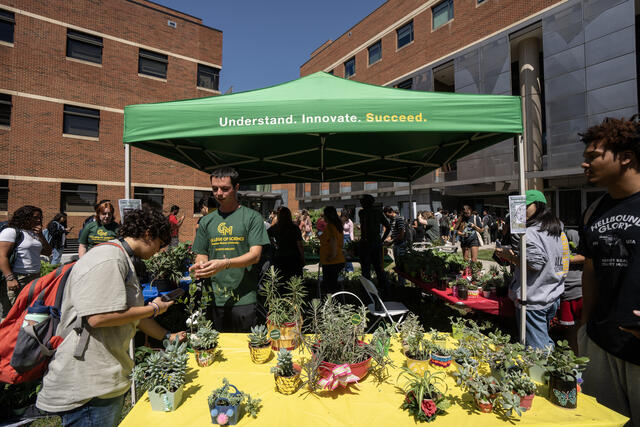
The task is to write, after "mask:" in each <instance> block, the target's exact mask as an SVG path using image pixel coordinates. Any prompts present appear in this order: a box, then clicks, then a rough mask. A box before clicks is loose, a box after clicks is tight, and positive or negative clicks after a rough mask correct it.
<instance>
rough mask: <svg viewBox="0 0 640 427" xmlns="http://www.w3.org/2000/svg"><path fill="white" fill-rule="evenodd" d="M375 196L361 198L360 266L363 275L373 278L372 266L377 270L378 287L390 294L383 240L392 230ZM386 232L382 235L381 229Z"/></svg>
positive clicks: (365, 195) (366, 195) (359, 213)
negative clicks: (377, 205)
mask: <svg viewBox="0 0 640 427" xmlns="http://www.w3.org/2000/svg"><path fill="white" fill-rule="evenodd" d="M374 203H375V198H374V197H373V196H372V195H370V194H363V195H362V197H361V198H360V205H361V206H362V209H361V210H360V212H358V217H359V219H360V267H361V268H362V276H363V277H365V278H367V279H369V280H371V266H372V265H373V269H374V271H375V272H376V277H377V279H378V289H379V290H382V291H384V292H385V293H386V295H389V294H390V293H391V288H390V287H389V281H388V280H387V275H386V274H385V272H384V258H383V251H382V248H383V245H382V242H384V240H385V239H386V238H387V236H388V235H389V232H390V231H391V226H390V225H389V221H388V220H387V218H386V217H385V216H384V214H383V213H382V211H381V210H380V209H377V208H374V206H373V205H374ZM381 228H382V229H383V230H384V232H383V234H382V237H381V236H380V229H381Z"/></svg>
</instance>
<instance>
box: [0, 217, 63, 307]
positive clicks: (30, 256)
mask: <svg viewBox="0 0 640 427" xmlns="http://www.w3.org/2000/svg"><path fill="white" fill-rule="evenodd" d="M40 254H44V255H50V254H51V246H50V245H49V243H48V242H47V239H45V237H44V235H43V234H42V210H41V209H40V208H38V207H36V206H30V205H27V206H22V207H21V208H18V209H17V210H16V211H15V212H14V213H13V215H12V216H11V219H10V220H9V223H8V224H7V226H6V227H5V228H4V229H3V230H2V231H1V232H0V270H1V271H2V275H3V279H2V283H1V284H0V309H1V310H2V312H1V313H0V319H4V318H5V317H6V316H7V314H8V313H9V310H10V309H11V307H12V306H13V304H14V302H15V301H16V298H17V297H18V294H19V293H20V290H21V289H22V288H23V287H24V286H25V285H26V284H27V283H29V282H31V281H32V280H33V279H36V278H38V277H40Z"/></svg>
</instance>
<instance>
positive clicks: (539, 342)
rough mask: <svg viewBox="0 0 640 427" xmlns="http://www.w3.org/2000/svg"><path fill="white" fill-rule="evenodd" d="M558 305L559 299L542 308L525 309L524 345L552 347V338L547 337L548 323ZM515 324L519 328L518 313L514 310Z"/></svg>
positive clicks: (541, 347)
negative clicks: (525, 328) (525, 330)
mask: <svg viewBox="0 0 640 427" xmlns="http://www.w3.org/2000/svg"><path fill="white" fill-rule="evenodd" d="M558 307H560V300H559V299H558V300H556V302H554V303H553V304H551V305H550V306H549V307H547V308H544V309H542V310H527V333H526V335H525V345H526V346H527V347H533V348H540V349H545V348H548V347H549V346H551V348H553V347H554V344H553V340H552V339H551V338H550V337H549V325H550V323H551V320H552V319H553V317H554V316H555V315H556V311H558ZM516 324H517V325H518V330H520V313H519V311H517V312H516Z"/></svg>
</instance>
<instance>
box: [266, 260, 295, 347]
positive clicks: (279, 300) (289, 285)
mask: <svg viewBox="0 0 640 427" xmlns="http://www.w3.org/2000/svg"><path fill="white" fill-rule="evenodd" d="M280 288H284V291H286V293H283V294H281V293H280ZM260 293H261V295H263V296H264V297H265V307H266V309H267V328H268V329H269V336H270V338H271V348H273V349H274V350H276V351H277V350H280V349H281V348H286V349H287V350H293V349H294V348H296V347H297V346H298V345H299V344H300V335H301V331H302V310H303V308H304V304H305V303H304V298H305V297H306V296H307V289H306V288H305V286H304V283H303V280H302V278H300V277H297V276H294V277H292V278H291V279H289V281H287V282H286V283H284V284H282V283H280V277H279V275H278V272H277V270H276V269H275V268H274V267H271V269H270V270H269V271H268V272H267V274H266V280H265V282H264V284H263V287H262V289H261V291H260Z"/></svg>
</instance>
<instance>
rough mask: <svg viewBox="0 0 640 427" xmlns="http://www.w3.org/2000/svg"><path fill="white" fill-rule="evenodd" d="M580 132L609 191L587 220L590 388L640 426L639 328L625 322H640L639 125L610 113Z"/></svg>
mask: <svg viewBox="0 0 640 427" xmlns="http://www.w3.org/2000/svg"><path fill="white" fill-rule="evenodd" d="M581 136H582V140H583V142H584V143H585V144H586V148H585V150H584V161H583V162H582V167H583V168H584V171H585V175H586V177H587V180H588V181H589V183H591V184H595V185H597V186H600V187H605V188H606V189H607V194H605V195H604V196H603V197H602V198H601V199H599V200H598V201H596V202H594V204H593V205H592V206H590V207H589V208H588V209H587V211H586V212H585V214H584V216H583V218H582V224H581V225H580V232H581V235H580V246H579V249H578V252H579V253H581V254H583V255H584V256H585V261H584V268H583V273H582V295H583V311H582V323H586V328H585V327H582V328H581V329H580V330H579V332H578V345H579V349H580V353H581V355H583V356H587V357H589V358H590V362H589V364H588V366H587V369H586V370H585V372H584V373H583V379H584V385H583V390H584V392H585V393H586V394H590V395H592V396H594V397H595V398H596V399H597V400H598V402H599V403H601V404H603V405H605V406H607V407H609V408H611V409H613V410H614V411H617V412H619V413H621V414H623V415H625V416H628V417H630V418H631V425H634V426H640V405H639V404H638V403H639V402H640V386H639V383H640V336H639V335H640V334H638V333H637V332H636V331H634V330H632V329H628V328H627V329H626V330H625V329H623V328H622V327H623V326H625V325H633V324H636V325H637V324H638V322H639V321H640V317H638V312H637V310H640V163H639V162H640V123H639V122H638V121H637V119H636V116H634V117H632V118H631V120H624V119H605V120H604V121H603V122H602V123H601V124H599V125H596V126H593V127H591V128H589V129H588V130H587V132H585V133H584V134H582V135H581ZM634 332H635V333H634Z"/></svg>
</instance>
